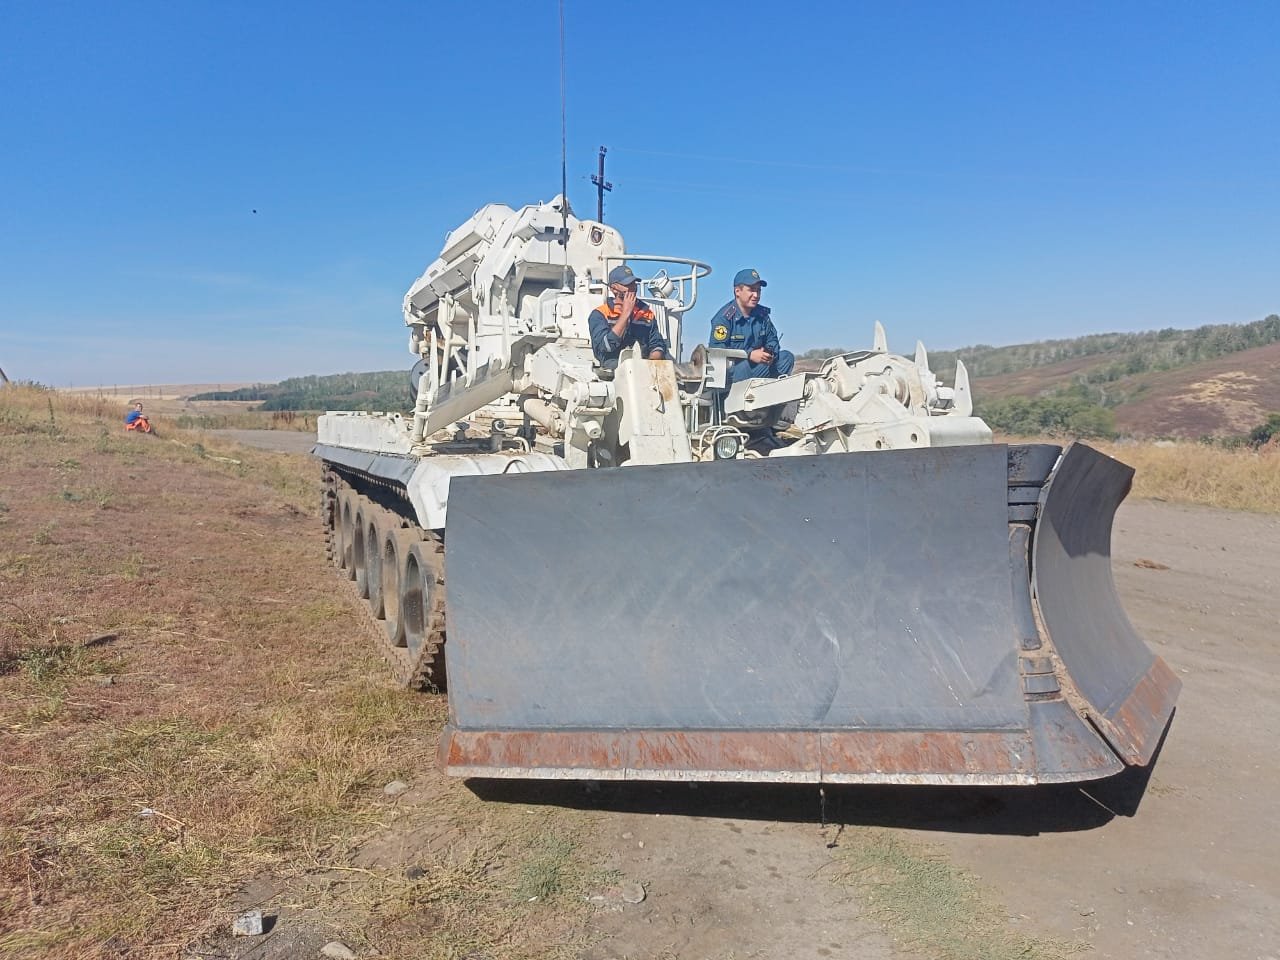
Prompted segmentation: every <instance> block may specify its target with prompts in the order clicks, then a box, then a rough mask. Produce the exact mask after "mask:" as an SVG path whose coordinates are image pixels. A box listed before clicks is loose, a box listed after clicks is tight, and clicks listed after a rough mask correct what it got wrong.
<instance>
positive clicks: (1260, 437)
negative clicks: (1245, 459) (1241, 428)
mask: <svg viewBox="0 0 1280 960" xmlns="http://www.w3.org/2000/svg"><path fill="white" fill-rule="evenodd" d="M1277 438H1280V413H1273V414H1271V415H1269V416H1268V417H1267V422H1266V423H1263V424H1259V425H1258V426H1256V427H1254V428H1253V429H1252V430H1250V431H1249V446H1251V447H1263V446H1266V445H1267V444H1268V443H1271V442H1272V441H1273V440H1275V439H1277Z"/></svg>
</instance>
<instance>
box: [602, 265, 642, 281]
mask: <svg viewBox="0 0 1280 960" xmlns="http://www.w3.org/2000/svg"><path fill="white" fill-rule="evenodd" d="M639 282H640V278H639V277H637V276H636V275H635V274H634V273H632V272H631V268H630V267H628V266H627V265H626V264H625V263H624V264H623V265H622V266H620V267H614V268H613V269H612V270H610V271H609V286H611V287H612V286H613V285H614V284H615V283H616V284H618V285H619V286H623V287H629V286H631V284H633V283H639Z"/></svg>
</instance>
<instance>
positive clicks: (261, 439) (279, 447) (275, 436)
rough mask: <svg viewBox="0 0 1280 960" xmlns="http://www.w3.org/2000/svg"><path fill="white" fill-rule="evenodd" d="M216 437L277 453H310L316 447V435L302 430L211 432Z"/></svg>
mask: <svg viewBox="0 0 1280 960" xmlns="http://www.w3.org/2000/svg"><path fill="white" fill-rule="evenodd" d="M209 432H210V433H212V434H213V435H215V436H218V437H226V438H227V439H228V440H234V441H235V442H236V443H243V444H244V445H245V446H246V447H256V448H257V449H259V450H274V451H276V452H277V453H310V452H311V448H312V447H314V446H315V445H316V435H315V434H314V433H311V432H309V431H307V432H303V431H300V430H210V431H209Z"/></svg>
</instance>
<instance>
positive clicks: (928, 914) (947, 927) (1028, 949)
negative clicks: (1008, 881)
mask: <svg viewBox="0 0 1280 960" xmlns="http://www.w3.org/2000/svg"><path fill="white" fill-rule="evenodd" d="M845 836H846V838H847V839H846V840H845V842H844V844H843V845H842V847H841V851H840V854H839V857H838V862H839V863H840V865H841V871H840V873H839V874H838V875H837V882H840V883H842V884H844V885H845V886H848V887H850V888H852V889H854V890H856V891H857V892H858V893H859V894H860V896H861V899H862V900H863V901H864V902H865V903H866V904H867V906H868V909H869V911H870V914H871V915H872V916H873V917H875V918H876V919H877V920H879V921H880V922H881V923H883V924H884V925H885V927H886V929H888V930H891V931H892V932H893V935H894V938H895V939H896V940H898V941H899V942H902V943H905V944H906V945H907V946H908V947H910V948H913V949H919V950H922V951H923V952H924V953H925V954H926V955H927V956H929V957H931V958H934V960H1064V958H1066V957H1070V956H1072V955H1074V954H1077V953H1079V952H1080V951H1082V950H1083V949H1085V948H1084V946H1083V945H1082V944H1078V943H1065V942H1061V941H1053V940H1047V939H1043V938H1035V937H1028V936H1026V935H1025V934H1023V933H1022V932H1021V931H1019V930H1018V929H1017V928H1016V927H1014V926H1013V925H1012V924H1011V921H1010V918H1009V917H1007V916H1006V915H1005V912H1004V911H1003V910H1002V909H1001V908H1000V907H999V906H998V901H996V900H995V899H994V898H993V897H991V896H989V895H988V894H987V892H986V891H985V890H984V889H983V888H982V886H981V884H980V883H979V882H978V880H977V879H976V878H974V877H972V876H969V875H968V874H965V873H963V872H962V871H960V870H958V869H956V868H955V867H953V866H952V865H951V864H950V863H949V862H948V861H947V859H946V858H945V857H944V856H942V855H940V854H935V853H934V852H933V851H931V850H930V849H929V848H928V847H926V846H924V845H923V844H921V843H918V842H916V841H914V840H911V839H909V838H907V837H905V836H903V835H902V834H900V833H898V832H896V831H891V830H882V829H876V828H862V829H859V830H856V831H854V832H853V833H851V834H848V833H847V834H846V835H845Z"/></svg>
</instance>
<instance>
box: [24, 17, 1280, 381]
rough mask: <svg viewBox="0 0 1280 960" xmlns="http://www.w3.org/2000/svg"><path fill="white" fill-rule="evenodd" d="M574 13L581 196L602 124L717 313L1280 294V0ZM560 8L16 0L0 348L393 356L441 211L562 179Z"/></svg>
mask: <svg viewBox="0 0 1280 960" xmlns="http://www.w3.org/2000/svg"><path fill="white" fill-rule="evenodd" d="M566 10H567V13H566V19H567V28H566V31H567V42H568V87H569V93H568V116H569V164H570V174H569V191H570V198H571V200H572V201H573V202H574V204H575V205H576V207H577V209H578V210H579V211H580V212H582V213H591V212H593V211H594V206H595V197H594V191H593V188H592V187H591V185H590V183H589V182H588V181H587V177H588V176H589V174H590V173H592V172H593V171H594V168H595V153H596V148H597V146H599V145H600V144H607V145H608V147H609V155H608V160H609V166H608V177H609V179H611V180H612V181H613V182H614V184H615V190H614V192H613V194H612V195H611V196H610V197H609V198H608V201H607V208H606V218H607V219H608V220H609V222H611V223H612V224H614V225H616V226H617V227H619V229H621V230H622V232H623V234H624V236H625V237H626V239H627V243H628V247H629V248H630V249H632V250H634V251H637V252H671V253H678V254H684V255H687V256H694V257H698V258H700V259H704V260H708V261H709V262H711V263H712V265H713V266H714V267H715V270H716V273H715V275H714V276H713V277H712V286H713V289H714V290H715V292H716V294H718V296H715V297H714V298H709V299H708V300H707V301H706V302H705V310H702V311H700V312H701V313H704V314H709V312H710V310H711V309H713V307H714V306H715V305H716V304H717V303H718V302H719V301H721V300H723V299H727V298H728V295H729V281H730V278H731V277H732V274H733V272H734V271H735V270H736V269H738V268H739V267H742V266H748V265H749V266H754V267H757V268H759V270H760V271H761V273H762V274H763V275H764V276H765V277H766V278H767V279H768V280H769V283H770V286H769V288H768V290H767V291H766V298H765V302H766V303H767V304H769V305H771V306H772V307H773V309H774V315H775V318H776V319H777V320H778V322H779V326H780V328H781V329H782V331H783V334H784V343H785V345H786V346H788V347H791V348H792V349H795V350H797V351H799V350H804V349H807V348H810V347H817V346H824V345H842V346H860V345H865V344H868V343H869V339H870V333H871V326H872V322H873V321H874V320H880V321H882V322H883V323H884V324H885V325H886V327H887V328H888V330H889V335H890V345H891V347H893V348H894V349H897V350H900V351H907V350H910V349H911V347H912V345H913V344H914V341H915V339H916V338H917V337H919V338H923V339H924V341H925V343H926V344H927V345H928V346H929V347H930V348H933V349H942V348H949V347H956V346H961V345H965V344H972V343H978V342H983V343H1012V342H1020V341H1026V340H1033V339H1044V338H1050V337H1060V336H1072V335H1076V334H1081V333H1089V332H1099V331H1104V330H1137V329H1150V328H1153V327H1163V326H1175V327H1191V326H1197V325H1200V324H1203V323H1217V322H1243V321H1249V320H1255V319H1259V318H1261V317H1263V316H1265V315H1266V314H1268V313H1272V312H1277V311H1280V45H1278V41H1280V3H1276V2H1271V0H1264V2H1258V3H1252V4H1243V3H1236V4H1232V3H1213V4H1209V3H1176V2H1168V3H1145V2H1119V3H1117V2H1105V3H1103V2H1099V3H1069V4H1049V3H1038V2H1031V3H1028V2H1010V3H979V2H974V3H949V2H938V3H876V4H871V3H865V4H859V3H849V4H845V3H830V4H824V3H753V2H737V3H699V2H696V0H688V2H685V3H665V2H650V3H647V4H643V5H630V4H613V3H607V2H602V0H593V2H585V0H567V2H566ZM556 11H557V7H556V3H555V0H526V2H511V3H486V2H471V3H448V4H446V3H428V2H417V3H360V4H354V3H352V4H340V3H326V2H323V0H320V2H315V3H305V4H304V3H270V2H266V3H262V2H253V3H249V2H235V0H232V2H217V3H213V2H208V3H198V2H182V0H176V2H174V0H169V2H165V3H159V2H156V3H136V2H132V3H131V2H123V3H102V2H100V0H94V2H92V3H90V2H40V3H36V2H29V0H7V2H6V3H4V4H3V5H0V135H2V137H3V143H2V149H0V184H2V185H3V189H0V367H3V368H4V369H5V370H6V371H7V372H8V373H9V375H10V377H13V378H30V379H36V380H41V381H43V382H46V383H55V384H66V383H75V384H77V385H88V384H95V383H103V384H111V383H130V382H132V383H140V382H183V381H231V380H254V379H277V378H279V377H283V376H289V375H293V374H300V373H324V372H338V371H344V370H353V369H354V370H368V369H385V368H395V367H401V366H403V367H406V368H407V367H408V366H409V364H410V362H411V360H412V358H411V357H410V356H409V354H408V353H407V351H406V350H405V341H406V337H405V331H404V328H403V326H402V323H401V318H400V300H401V298H402V296H403V294H404V291H405V290H406V288H407V287H408V285H409V284H410V283H411V282H412V281H413V279H414V278H415V277H417V276H418V274H419V273H420V272H421V271H422V269H423V268H424V267H425V266H426V264H427V263H428V262H430V261H431V260H432V259H433V258H434V257H435V256H436V254H437V253H438V252H439V249H440V245H441V241H442V240H443V237H444V235H445V233H446V232H447V231H448V230H450V229H452V228H453V227H454V226H456V225H457V224H458V223H460V222H462V221H463V220H464V219H466V218H467V217H468V216H469V215H470V214H471V213H472V212H473V211H474V210H475V209H476V208H477V207H479V206H480V205H482V204H484V203H486V202H490V201H503V202H506V203H509V204H511V205H513V206H519V205H522V204H524V203H529V202H533V201H536V200H539V199H549V198H550V197H551V196H553V195H554V194H555V193H556V192H558V190H559V183H560V180H559V177H560V127H559V121H560V105H559V71H558V56H559V53H558V25H557V12H556ZM255 210H256V211H257V212H256V213H255V212H254V211H255ZM721 287H723V289H721ZM704 319H705V318H704V317H701V316H700V317H699V318H698V320H697V325H698V327H699V328H700V327H701V325H702V323H703V320H704Z"/></svg>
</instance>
